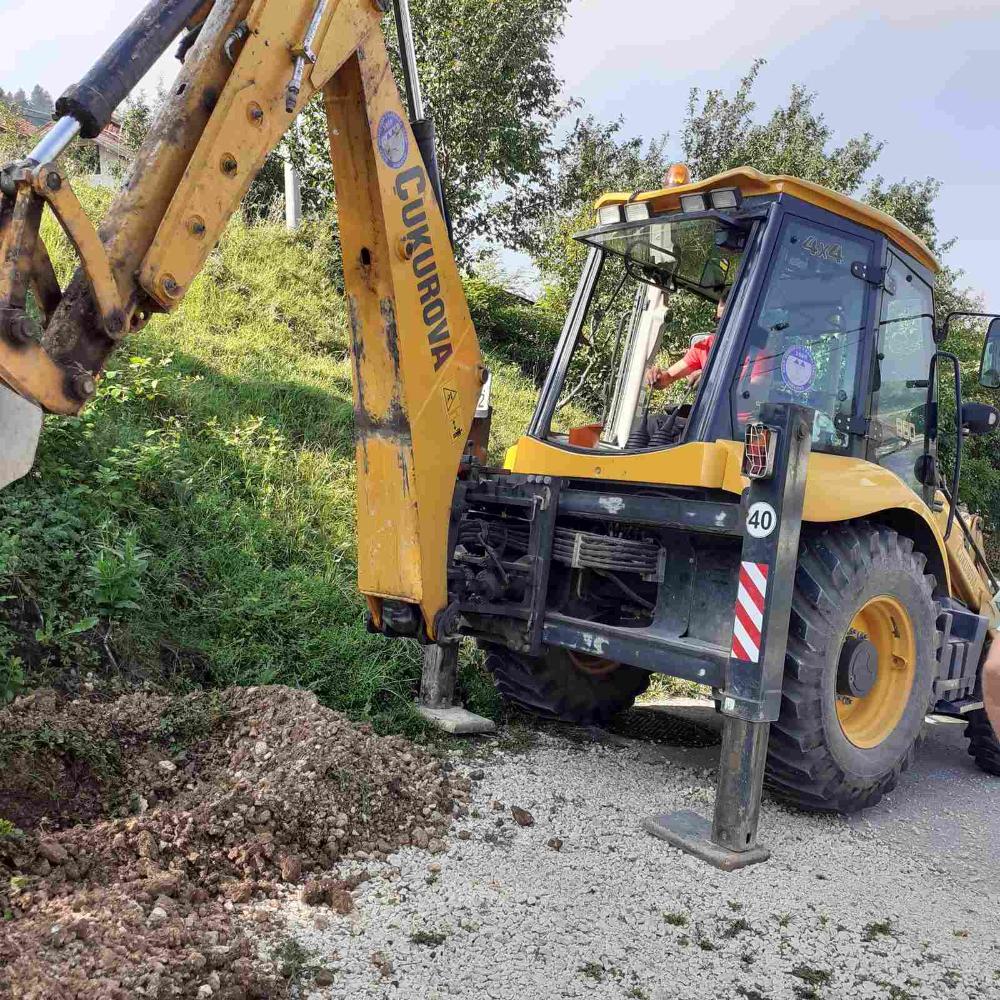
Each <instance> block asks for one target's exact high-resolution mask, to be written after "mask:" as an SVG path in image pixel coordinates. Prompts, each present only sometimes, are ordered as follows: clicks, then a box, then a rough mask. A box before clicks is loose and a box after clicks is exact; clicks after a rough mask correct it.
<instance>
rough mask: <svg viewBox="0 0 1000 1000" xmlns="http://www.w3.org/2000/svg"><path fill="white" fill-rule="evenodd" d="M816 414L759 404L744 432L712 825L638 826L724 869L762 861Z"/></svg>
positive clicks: (656, 819)
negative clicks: (768, 776)
mask: <svg viewBox="0 0 1000 1000" xmlns="http://www.w3.org/2000/svg"><path fill="white" fill-rule="evenodd" d="M813 420H814V414H813V411H812V410H808V409H806V408H804V407H801V406H793V405H788V404H770V403H765V404H763V406H762V407H761V414H760V422H759V423H757V424H754V425H751V427H750V428H748V433H747V445H746V455H745V459H744V475H745V476H746V477H747V478H748V479H749V480H750V489H748V490H747V491H746V493H745V494H744V496H743V505H742V512H743V513H742V517H743V522H744V538H743V552H742V555H741V561H740V569H739V581H738V585H737V596H736V614H735V622H734V625H733V647H732V653H731V656H730V660H729V667H728V669H727V672H726V689H725V691H724V692H723V699H722V714H723V715H724V716H725V724H724V728H723V730H722V753H721V756H720V759H719V780H718V785H717V788H716V794H715V816H714V819H713V821H712V823H711V824H710V823H709V822H708V820H707V819H703V818H702V817H701V816H699V815H698V814H697V813H694V812H691V811H690V810H683V811H681V812H673V813H668V814H665V815H660V816H653V817H651V818H650V819H647V820H645V821H644V822H643V827H644V829H646V830H648V831H649V832H650V833H652V834H653V835H654V836H655V837H659V838H660V839H661V840H665V841H667V842H668V843H669V844H672V845H673V846H674V847H677V848H680V849H681V850H682V851H687V852H688V853H689V854H693V855H695V857H698V858H701V859H702V860H704V861H707V862H709V864H713V865H715V866H716V867H717V868H722V869H723V870H725V871H734V870H736V869H737V868H745V867H746V866H747V865H753V864H758V863H759V862H761V861H766V860H767V859H768V858H769V857H770V852H769V851H768V850H766V849H765V848H763V847H758V846H757V823H758V820H759V819H760V802H761V795H762V792H763V787H764V767H765V764H766V762H767V743H768V739H769V737H770V734H771V723H772V722H775V721H776V720H777V719H778V717H779V715H780V713H781V687H782V682H783V679H784V671H785V650H786V648H787V645H788V627H789V620H790V617H791V604H792V593H793V591H794V587H795V569H796V566H797V564H798V550H799V536H800V533H801V529H802V510H803V505H804V501H805V480H806V470H807V467H808V462H809V454H810V451H811V447H812V434H811V429H812V426H813Z"/></svg>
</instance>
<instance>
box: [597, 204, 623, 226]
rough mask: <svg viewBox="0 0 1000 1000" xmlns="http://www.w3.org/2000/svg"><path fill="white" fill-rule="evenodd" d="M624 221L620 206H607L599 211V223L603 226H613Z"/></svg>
mask: <svg viewBox="0 0 1000 1000" xmlns="http://www.w3.org/2000/svg"><path fill="white" fill-rule="evenodd" d="M621 221H622V210H621V206H620V205H605V206H604V208H599V209H598V210H597V222H598V225H601V226H613V225H614V224H615V223H616V222H621Z"/></svg>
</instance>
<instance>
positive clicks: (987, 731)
mask: <svg viewBox="0 0 1000 1000" xmlns="http://www.w3.org/2000/svg"><path fill="white" fill-rule="evenodd" d="M965 738H966V739H967V740H968V741H969V754H970V756H972V757H974V758H975V760H976V764H977V765H978V766H979V769H980V770H982V771H985V772H986V773H987V774H995V775H997V776H998V777H1000V740H998V739H997V734H996V733H995V732H994V731H993V726H992V724H991V723H990V719H989V716H988V715H987V714H986V710H985V709H982V708H981V709H979V711H977V712H970V713H969V724H968V725H967V726H966V727H965Z"/></svg>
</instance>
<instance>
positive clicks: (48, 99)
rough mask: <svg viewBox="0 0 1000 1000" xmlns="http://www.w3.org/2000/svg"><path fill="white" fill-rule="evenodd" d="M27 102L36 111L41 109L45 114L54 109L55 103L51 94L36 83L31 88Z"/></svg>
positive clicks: (50, 112)
mask: <svg viewBox="0 0 1000 1000" xmlns="http://www.w3.org/2000/svg"><path fill="white" fill-rule="evenodd" d="M28 104H29V105H30V107H32V108H34V109H35V110H36V111H41V112H43V113H44V114H47V115H50V114H52V112H53V111H55V109H56V103H55V101H53V100H52V95H51V94H50V93H49V92H48V91H47V90H46V89H45V88H44V87H43V86H41V85H40V84H37V83H36V84H35V86H34V87H33V88H32V90H31V98H30V100H29V101H28Z"/></svg>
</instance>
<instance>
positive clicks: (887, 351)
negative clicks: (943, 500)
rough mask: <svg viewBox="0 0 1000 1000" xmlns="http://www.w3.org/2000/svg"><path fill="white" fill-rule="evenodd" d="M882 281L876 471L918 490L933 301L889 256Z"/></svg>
mask: <svg viewBox="0 0 1000 1000" xmlns="http://www.w3.org/2000/svg"><path fill="white" fill-rule="evenodd" d="M888 278H889V280H888V281H887V282H886V283H887V284H888V285H889V286H890V287H892V286H893V285H894V287H895V293H894V294H890V293H889V292H888V291H885V292H884V293H883V296H882V313H881V316H880V322H879V340H878V345H879V348H878V354H879V356H878V359H877V363H878V366H879V368H878V375H877V377H876V385H877V386H878V387H879V390H878V397H877V403H876V419H875V422H874V425H873V430H874V432H875V436H876V442H877V443H876V455H877V458H878V462H879V464H880V465H883V466H885V467H886V468H887V469H891V470H892V471H893V472H895V473H896V475H897V476H899V478H900V479H902V480H903V481H904V482H906V483H908V484H909V485H910V486H912V487H914V488H915V489H918V490H919V489H921V488H922V487H921V486H920V484H919V482H918V481H917V477H916V474H915V465H916V462H917V459H918V458H919V457H920V456H921V455H922V454H923V450H924V428H925V417H926V407H927V377H928V375H929V373H930V365H931V359H932V358H933V357H934V353H935V351H936V350H937V347H936V345H935V344H934V296H933V292H932V291H931V287H930V285H928V284H927V282H925V281H924V280H923V279H922V278H921V277H920V276H919V275H918V274H917V273H916V272H915V271H914V270H913V269H912V268H910V267H908V266H907V265H906V264H905V263H904V262H903V261H902V260H901V259H900V258H899V257H897V256H896V255H895V254H893V253H891V252H890V254H889V271H888Z"/></svg>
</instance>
